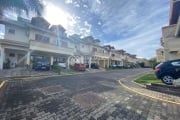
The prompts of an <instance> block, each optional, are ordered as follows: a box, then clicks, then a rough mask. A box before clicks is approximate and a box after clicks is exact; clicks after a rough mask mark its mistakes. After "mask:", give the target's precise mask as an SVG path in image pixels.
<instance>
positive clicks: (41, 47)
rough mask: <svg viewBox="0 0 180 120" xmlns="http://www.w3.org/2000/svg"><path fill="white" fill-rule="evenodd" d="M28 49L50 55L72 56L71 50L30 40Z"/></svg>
mask: <svg viewBox="0 0 180 120" xmlns="http://www.w3.org/2000/svg"><path fill="white" fill-rule="evenodd" d="M30 49H32V50H37V51H44V52H51V53H58V54H64V55H73V49H71V48H64V47H60V46H56V45H52V44H48V43H42V42H38V41H35V40H30Z"/></svg>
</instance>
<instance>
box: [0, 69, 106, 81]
mask: <svg viewBox="0 0 180 120" xmlns="http://www.w3.org/2000/svg"><path fill="white" fill-rule="evenodd" d="M102 71H105V69H86V71H84V72H81V71H75V70H62V71H61V75H71V74H83V73H96V72H102ZM54 75H59V74H58V73H56V72H54V71H34V70H32V71H30V70H27V69H26V68H16V69H8V70H0V80H3V79H5V78H12V77H28V76H32V77H33V76H54Z"/></svg>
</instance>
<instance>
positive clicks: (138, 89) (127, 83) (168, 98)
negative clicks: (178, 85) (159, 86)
mask: <svg viewBox="0 0 180 120" xmlns="http://www.w3.org/2000/svg"><path fill="white" fill-rule="evenodd" d="M133 79H134V78H133V77H132V78H127V79H121V80H119V83H120V85H121V86H122V87H124V88H125V89H128V90H129V91H131V92H135V93H137V94H140V95H142V96H145V97H150V98H152V99H156V100H160V101H163V102H168V103H173V104H177V105H180V97H178V96H174V95H169V94H165V93H160V92H156V91H151V90H148V89H146V88H144V87H143V86H140V85H138V84H136V83H135V82H133Z"/></svg>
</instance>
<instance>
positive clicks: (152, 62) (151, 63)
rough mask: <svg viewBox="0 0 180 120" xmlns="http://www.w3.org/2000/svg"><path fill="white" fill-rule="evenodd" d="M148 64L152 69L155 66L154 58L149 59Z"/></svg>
mask: <svg viewBox="0 0 180 120" xmlns="http://www.w3.org/2000/svg"><path fill="white" fill-rule="evenodd" d="M149 63H150V65H151V67H152V68H153V69H154V68H155V66H156V65H157V61H156V58H151V59H150V60H149Z"/></svg>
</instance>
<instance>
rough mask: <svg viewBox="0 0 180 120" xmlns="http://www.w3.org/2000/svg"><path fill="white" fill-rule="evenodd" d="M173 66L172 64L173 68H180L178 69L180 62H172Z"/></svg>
mask: <svg viewBox="0 0 180 120" xmlns="http://www.w3.org/2000/svg"><path fill="white" fill-rule="evenodd" d="M171 64H172V65H173V66H178V67H180V61H174V62H171Z"/></svg>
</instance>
